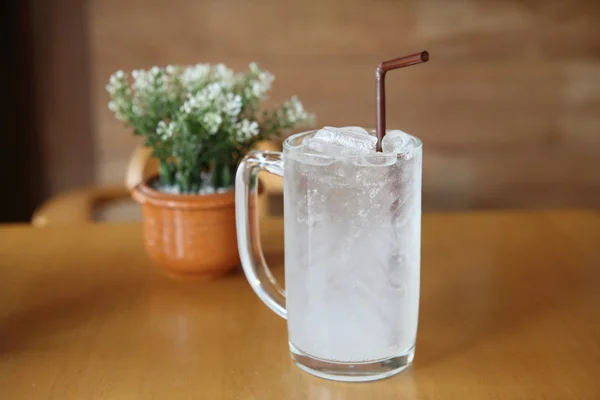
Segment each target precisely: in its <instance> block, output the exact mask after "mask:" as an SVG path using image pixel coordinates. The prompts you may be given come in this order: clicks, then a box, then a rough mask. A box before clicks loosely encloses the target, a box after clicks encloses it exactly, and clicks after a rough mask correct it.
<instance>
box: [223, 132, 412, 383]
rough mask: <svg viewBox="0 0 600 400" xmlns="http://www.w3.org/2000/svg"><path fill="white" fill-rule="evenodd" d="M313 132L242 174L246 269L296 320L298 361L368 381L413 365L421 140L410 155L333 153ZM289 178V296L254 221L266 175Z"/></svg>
mask: <svg viewBox="0 0 600 400" xmlns="http://www.w3.org/2000/svg"><path fill="white" fill-rule="evenodd" d="M314 133H315V131H310V132H304V133H299V134H296V135H292V136H290V137H289V138H287V139H286V140H285V141H284V143H283V153H279V152H273V151H253V152H251V153H249V154H248V155H247V156H246V157H245V158H244V159H243V160H242V162H241V163H240V165H239V167H238V171H237V175H236V187H235V192H236V223H237V238H238V247H239V253H240V258H241V261H242V267H243V269H244V273H245V274H246V277H247V279H248V282H249V283H250V285H251V286H252V289H253V290H254V291H255V293H256V294H257V295H258V297H259V298H260V299H261V300H262V301H263V302H264V303H265V304H266V305H267V306H268V307H269V308H270V309H271V310H273V311H274V312H275V313H276V314H278V315H279V316H281V317H283V318H285V319H287V325H288V334H289V347H290V352H291V357H292V359H293V361H294V362H295V363H296V364H297V365H298V366H299V367H300V368H301V369H303V370H305V371H306V372H309V373H311V374H313V375H317V376H320V377H323V378H327V379H333V380H341V381H368V380H375V379H381V378H385V377H387V376H391V375H393V374H396V373H398V372H400V371H402V370H403V369H405V368H406V367H407V366H409V365H410V363H411V362H412V359H413V356H414V351H415V341H416V334H417V321H418V312H419V282H420V251H421V171H422V143H421V141H420V140H419V139H417V138H415V137H413V136H410V140H411V141H412V143H413V146H412V148H411V149H410V151H407V152H401V153H397V154H396V153H370V154H367V155H358V156H357V155H350V156H344V155H341V156H335V157H334V156H328V155H323V154H318V153H315V152H313V151H312V150H309V149H308V148H307V146H305V145H304V143H305V141H307V140H309V138H311V137H312V136H313V135H314ZM260 171H268V172H270V173H273V174H276V175H279V176H283V179H284V236H285V292H284V291H283V290H282V289H281V287H280V286H279V285H278V284H277V282H276V281H275V279H274V278H273V276H272V275H271V273H270V271H269V268H268V266H267V264H266V263H265V260H264V257H263V254H262V250H261V247H260V242H259V240H260V239H259V237H258V228H257V225H256V215H250V214H249V211H248V210H249V207H248V206H249V203H250V201H251V199H250V196H254V195H255V193H256V190H255V188H256V185H257V178H258V173H259V172H260Z"/></svg>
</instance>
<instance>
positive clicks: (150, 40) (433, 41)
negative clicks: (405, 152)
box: [89, 0, 600, 210]
mask: <svg viewBox="0 0 600 400" xmlns="http://www.w3.org/2000/svg"><path fill="white" fill-rule="evenodd" d="M90 1H91V3H90V5H89V23H90V32H89V40H90V45H91V57H92V60H91V66H92V91H93V101H94V108H93V116H94V118H93V120H94V121H95V167H96V176H97V179H98V182H100V183H103V184H104V183H114V182H116V183H120V182H122V179H123V176H124V170H125V167H126V163H127V159H128V157H129V154H130V152H131V151H132V149H133V148H134V146H135V145H136V144H137V143H138V141H137V140H136V139H134V138H133V137H132V136H131V134H130V132H129V131H128V129H126V128H124V127H123V126H121V124H120V123H119V122H117V121H115V120H114V119H113V117H112V115H111V114H110V113H109V112H108V111H107V109H106V103H107V101H108V96H107V95H106V93H105V92H104V85H105V83H106V81H107V79H108V77H109V75H110V73H111V72H113V71H114V70H116V69H126V70H130V69H133V68H140V67H150V66H152V65H164V64H168V63H179V64H182V63H183V64H188V63H197V62H211V63H212V62H224V63H226V64H228V65H230V66H232V67H234V68H245V67H246V66H247V64H248V63H249V62H250V61H257V62H258V63H259V64H261V65H263V66H264V67H266V68H267V69H269V70H270V71H272V72H273V73H274V74H275V75H276V77H277V79H276V81H275V86H274V92H273V96H272V98H273V100H274V101H275V100H282V99H284V98H286V97H288V96H289V95H292V94H297V95H298V96H299V97H300V98H301V99H302V100H303V101H304V103H305V106H306V108H307V109H309V110H312V111H314V112H316V114H317V117H318V124H319V125H363V126H373V125H374V115H375V114H374V113H375V107H374V95H375V92H374V70H375V66H376V64H377V63H378V62H379V61H382V60H384V59H389V58H393V57H396V56H400V55H405V54H408V53H411V52H415V51H419V50H421V49H427V50H429V52H430V53H431V61H430V62H429V63H428V64H426V65H422V66H418V67H412V68H410V69H406V70H402V71H396V72H394V73H391V74H389V75H388V79H387V82H388V87H387V90H388V126H389V127H396V128H401V129H403V130H406V131H408V132H411V133H414V134H416V135H417V136H419V137H421V138H422V139H423V141H424V143H425V166H424V191H425V197H424V202H425V206H426V207H427V208H428V209H441V210H444V209H465V208H488V207H512V208H529V207H536V208H537V207H562V206H571V207H598V206H600V3H598V2H594V1H569V2H565V1H541V0H540V1H525V0H520V1H519V0H506V1H502V0H487V1H485V0H481V1H477V0H452V1H450V0H435V1H434V0H412V1H391V0H376V1H373V0H305V1H281V0H266V1H258V0H256V1H246V0H220V1H207V0H180V1H173V0H90Z"/></svg>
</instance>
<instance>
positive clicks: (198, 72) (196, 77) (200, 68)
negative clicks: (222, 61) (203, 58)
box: [181, 64, 210, 92]
mask: <svg viewBox="0 0 600 400" xmlns="http://www.w3.org/2000/svg"><path fill="white" fill-rule="evenodd" d="M209 74H210V65H208V64H196V65H192V66H190V67H187V68H185V69H184V70H183V73H182V74H181V83H182V84H183V86H184V87H186V88H187V89H188V90H189V91H191V92H194V91H196V90H199V89H200V88H202V87H203V86H204V85H205V84H206V83H207V82H208V76H209Z"/></svg>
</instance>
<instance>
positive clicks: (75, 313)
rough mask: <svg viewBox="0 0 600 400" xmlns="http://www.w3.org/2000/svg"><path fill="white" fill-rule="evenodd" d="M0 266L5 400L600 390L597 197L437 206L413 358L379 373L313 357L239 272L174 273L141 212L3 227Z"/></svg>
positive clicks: (541, 394)
mask: <svg viewBox="0 0 600 400" xmlns="http://www.w3.org/2000/svg"><path fill="white" fill-rule="evenodd" d="M267 239H270V240H271V244H272V245H271V247H275V246H274V245H273V243H275V244H277V245H278V246H279V245H280V241H281V238H276V237H271V238H267ZM272 250H273V249H272ZM274 250H276V249H274ZM268 259H269V260H270V262H271V264H272V266H273V269H274V270H275V273H276V275H278V276H281V275H282V273H283V265H282V264H283V257H282V255H281V254H278V252H277V251H272V252H271V254H270V255H269V257H268ZM0 273H1V276H0V399H6V400H9V399H10V400H12V399H60V400H68V399H78V400H83V399H168V400H173V399H261V400H262V399H278V400H279V399H324V400H338V399H368V400H375V399H461V400H464V399H590V400H591V399H600V216H599V214H596V213H593V212H575V211H564V212H535V213H526V212H521V213H472V214H446V215H443V214H439V215H426V216H424V220H423V264H422V290H421V313H420V325H419V336H418V343H417V353H416V358H415V363H414V365H413V367H412V368H410V369H409V370H407V371H405V372H403V373H401V374H400V375H397V376H395V377H393V378H390V379H387V380H383V381H379V382H371V383H360V384H348V383H338V382H330V381H326V380H323V379H319V378H315V377H313V376H310V375H307V374H306V373H304V372H302V371H300V370H299V369H298V368H297V367H295V366H294V364H293V363H292V362H291V361H290V358H289V355H288V348H287V339H286V338H287V332H286V325H285V321H284V320H282V319H280V318H278V317H277V316H276V315H275V314H273V313H272V312H271V311H270V310H268V309H267V307H265V306H264V305H263V304H262V303H261V302H260V300H259V299H258V298H257V297H256V296H255V295H254V293H253V292H252V290H251V289H250V286H249V285H248V284H247V283H246V281H245V278H244V277H243V275H242V274H241V273H239V272H238V273H237V274H233V275H231V276H228V277H226V278H224V279H221V280H218V281H214V282H190V281H180V280H174V279H170V278H167V277H165V276H164V275H163V274H162V273H161V271H160V270H159V269H158V268H156V267H153V266H152V264H151V263H150V262H149V260H148V258H147V257H146V255H145V254H144V250H143V246H142V240H141V227H140V226H139V225H136V224H129V225H127V224H104V225H71V226H65V227H49V228H43V229H35V228H31V227H26V226H4V227H0Z"/></svg>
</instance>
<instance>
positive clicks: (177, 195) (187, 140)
mask: <svg viewBox="0 0 600 400" xmlns="http://www.w3.org/2000/svg"><path fill="white" fill-rule="evenodd" d="M273 79H274V77H273V75H272V74H271V73H269V72H267V71H264V70H262V69H261V68H260V67H259V66H258V65H256V64H255V63H252V64H250V67H249V69H248V71H246V72H245V73H234V72H233V71H232V70H231V69H229V68H228V67H226V66H225V65H223V64H217V65H208V64H198V65H193V66H188V67H180V66H171V65H169V66H167V67H166V68H159V67H152V68H150V69H149V70H135V71H133V72H132V73H131V79H130V77H129V76H128V74H126V73H125V72H123V71H117V72H116V73H115V74H113V75H112V76H111V77H110V81H109V83H108V85H107V87H106V88H107V91H108V93H109V94H110V96H111V101H110V102H109V104H108V107H109V109H110V110H111V111H113V112H114V114H115V116H116V118H117V119H119V120H122V121H124V122H125V123H126V124H127V125H129V126H130V127H131V128H133V132H134V134H135V135H139V136H142V137H143V139H144V145H145V146H147V147H149V148H151V149H152V155H153V156H154V157H156V158H157V159H158V162H159V170H158V175H157V176H155V177H152V178H151V179H149V180H148V181H146V182H142V183H140V184H139V185H138V186H136V187H135V188H134V189H133V191H132V195H133V197H134V199H135V200H136V201H138V202H139V203H141V204H142V209H143V218H144V235H145V245H146V249H147V251H148V253H149V255H150V256H151V257H152V258H153V259H155V260H156V261H158V262H159V263H160V264H161V265H163V266H164V267H165V268H166V269H167V270H168V271H170V272H172V273H174V274H176V275H195V276H203V277H213V276H217V275H221V274H223V273H226V272H228V271H230V270H232V269H233V268H234V267H235V266H237V265H239V257H238V253H237V243H236V235H235V208H234V205H235V204H234V203H235V202H234V199H235V197H234V193H233V185H234V177H235V170H236V168H237V165H238V163H239V161H240V160H241V158H242V157H243V156H244V155H245V154H246V153H247V152H248V151H249V150H251V149H252V147H253V146H254V145H255V144H256V143H257V142H259V141H261V140H265V139H268V138H270V137H273V136H276V135H280V134H282V133H285V132H287V131H289V130H290V129H292V128H295V127H297V126H298V125H300V124H305V123H307V122H309V121H310V120H311V118H312V116H311V115H310V114H308V113H307V112H305V111H304V108H303V106H302V103H301V102H300V101H299V100H298V99H297V98H296V97H292V98H291V99H289V100H287V101H285V102H284V103H283V105H281V106H279V107H275V108H272V109H263V108H262V107H261V105H262V103H263V100H265V99H266V96H267V93H268V92H269V90H270V89H271V84H272V82H273Z"/></svg>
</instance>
